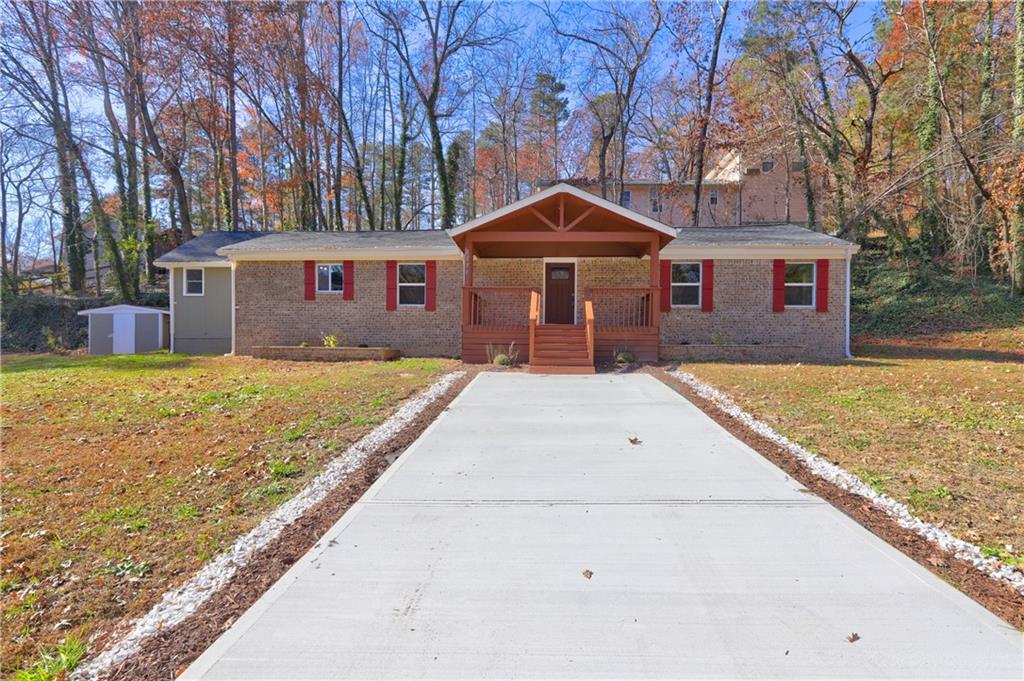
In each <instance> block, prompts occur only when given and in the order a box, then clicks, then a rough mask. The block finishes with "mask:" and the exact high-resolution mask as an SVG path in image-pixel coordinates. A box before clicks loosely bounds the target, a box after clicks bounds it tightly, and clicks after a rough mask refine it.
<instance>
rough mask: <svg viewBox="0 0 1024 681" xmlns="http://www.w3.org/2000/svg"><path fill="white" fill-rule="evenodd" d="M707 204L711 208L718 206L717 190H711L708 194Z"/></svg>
mask: <svg viewBox="0 0 1024 681" xmlns="http://www.w3.org/2000/svg"><path fill="white" fill-rule="evenodd" d="M708 203H710V204H711V205H712V206H717V205H718V190H717V189H712V190H711V191H710V192H708Z"/></svg>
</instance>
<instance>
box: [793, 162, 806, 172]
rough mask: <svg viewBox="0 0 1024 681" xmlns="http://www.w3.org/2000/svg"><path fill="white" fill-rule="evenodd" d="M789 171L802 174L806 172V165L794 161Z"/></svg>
mask: <svg viewBox="0 0 1024 681" xmlns="http://www.w3.org/2000/svg"><path fill="white" fill-rule="evenodd" d="M789 169H790V170H791V171H792V172H794V173H800V172H803V170H804V164H803V163H802V162H800V161H793V162H792V163H790V164H789Z"/></svg>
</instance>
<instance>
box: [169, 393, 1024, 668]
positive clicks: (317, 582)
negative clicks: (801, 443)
mask: <svg viewBox="0 0 1024 681" xmlns="http://www.w3.org/2000/svg"><path fill="white" fill-rule="evenodd" d="M630 435H635V436H637V437H639V438H640V440H641V441H642V442H641V443H640V444H638V445H632V444H630V443H629V441H628V439H627V438H628V437H629V436H630ZM585 571H589V572H592V573H593V574H592V575H591V577H590V578H589V579H588V578H587V577H585V576H584V574H583V573H584V572H585ZM589 572H588V574H589ZM855 632H856V633H857V634H858V635H859V637H860V639H859V640H858V641H856V642H853V643H851V642H849V641H848V640H847V637H848V636H850V635H851V634H853V633H855ZM1022 641H1024V639H1022V637H1021V635H1020V634H1019V633H1017V632H1016V631H1015V630H1013V629H1012V628H1011V627H1009V626H1008V625H1006V624H1005V623H1004V622H1002V621H1001V620H999V619H998V618H996V617H995V616H994V615H992V614H991V613H989V612H988V611H987V610H985V609H983V608H982V607H981V606H979V605H977V604H976V603H974V602H973V601H971V600H970V599H968V598H967V597H966V596H964V595H962V594H960V593H959V592H958V591H956V590H954V589H953V588H951V587H949V586H947V585H946V584H945V583H943V582H942V581H940V580H939V579H937V578H936V577H934V576H933V575H931V574H930V573H929V572H927V571H926V570H924V569H922V568H921V567H919V566H918V565H917V564H916V563H914V562H913V561H911V560H910V559H908V558H906V557H905V556H903V555H902V554H901V553H899V552H898V551H896V550H895V549H893V548H891V547H890V546H888V545H887V544H885V543H883V542H882V541H880V540H879V539H877V538H876V537H875V536H874V535H872V534H871V533H870V532H868V531H867V530H865V529H863V528H861V527H860V526H859V525H857V524H856V523H855V522H853V521H852V520H850V519H849V518H847V517H846V516H845V515H843V514H842V513H840V512H839V511H837V510H836V509H834V508H833V507H831V506H829V505H828V504H826V503H825V502H823V501H821V500H820V499H818V498H817V497H814V496H812V495H810V494H807V493H805V492H803V491H802V489H801V486H800V484H799V483H797V482H795V481H794V480H791V479H790V478H788V477H787V476H786V475H785V474H784V473H783V472H782V471H780V470H779V469H777V468H775V467H774V466H773V465H771V464H770V463H768V462H767V461H766V460H765V459H763V458H761V457H760V456H759V455H757V454H756V453H755V452H753V451H752V450H751V449H749V448H748V447H746V446H745V445H743V444H742V443H740V442H739V441H737V440H736V439H735V438H733V437H732V436H731V435H729V434H728V433H727V432H726V431H724V430H723V429H722V428H720V427H719V426H718V425H717V424H715V423H714V422H713V421H711V420H710V419H709V418H707V417H706V416H705V415H704V414H703V413H701V412H700V411H699V410H697V409H696V408H695V407H694V406H692V405H691V404H690V403H689V402H687V401H686V400H684V399H683V398H682V397H680V396H679V395H677V394H676V393H675V392H673V391H672V390H671V389H669V388H668V387H666V386H664V385H662V384H661V383H659V382H658V381H657V380H655V379H654V378H651V377H649V376H645V375H625V376H609V375H596V376H535V375H526V374H495V373H485V374H481V375H480V376H479V377H478V378H477V379H476V380H475V381H474V382H473V383H472V384H471V385H470V386H469V387H468V388H467V389H466V390H465V392H464V393H463V394H462V395H461V396H460V397H459V398H458V399H457V400H456V401H455V402H454V403H453V404H452V406H451V408H450V409H449V411H448V412H447V413H445V414H444V415H443V416H442V417H441V418H440V419H438V421H437V422H436V423H434V424H433V425H432V426H431V427H430V428H429V429H428V430H427V432H426V433H424V434H423V436H422V437H421V438H420V439H419V440H418V441H417V442H416V443H415V444H414V445H413V446H412V447H411V448H410V449H409V450H408V451H407V452H406V453H405V454H403V455H402V456H401V457H400V458H399V459H398V461H397V462H396V463H395V465H394V466H392V467H391V468H390V469H389V470H388V472H387V473H386V474H385V475H384V476H383V477H382V478H381V479H380V480H379V481H378V482H377V483H376V484H375V485H374V486H373V488H372V489H371V490H370V491H369V492H368V493H367V494H366V495H365V497H364V498H363V499H362V500H361V501H360V502H359V503H357V504H356V505H355V506H353V507H352V509H351V510H349V512H348V513H346V514H345V516H344V517H343V518H342V519H341V520H340V521H339V522H338V523H337V524H336V525H335V526H334V527H333V528H331V530H330V531H329V532H328V533H327V534H326V535H325V536H324V538H323V540H322V541H321V542H320V544H319V545H318V547H317V548H315V549H313V550H312V551H311V552H310V553H309V554H308V555H307V556H306V557H305V558H304V559H303V560H302V561H301V562H299V563H298V564H296V565H295V566H294V567H293V568H292V570H290V571H289V572H288V573H287V574H286V575H285V576H284V577H283V578H282V579H281V580H280V581H279V582H278V583H277V584H276V585H275V586H274V587H273V588H272V589H271V590H270V591H269V592H267V594H265V595H264V596H263V598H261V599H260V600H259V601H258V602H257V603H256V604H255V605H254V606H253V607H252V608H251V609H250V610H249V611H248V612H247V613H246V614H245V615H244V616H243V617H241V618H240V619H239V620H238V622H237V623H236V624H235V625H234V626H233V627H232V628H231V629H230V630H229V631H228V632H226V633H225V634H224V635H223V636H222V637H221V638H220V639H219V640H218V641H217V642H216V643H215V644H214V645H213V646H212V647H211V648H210V649H209V650H208V651H207V652H206V653H205V654H204V655H203V656H202V657H201V658H200V659H199V660H198V661H197V662H196V663H195V664H193V665H192V667H191V668H190V669H189V670H188V671H187V672H186V674H185V677H184V678H189V679H199V678H202V679H327V678H344V679H355V678H359V679H377V678H386V679H414V678H431V679H452V678H458V679H481V678H546V679H554V678H578V679H595V678H642V679H652V678H682V677H686V678H695V677H700V678H764V677H776V678H780V677H784V678H793V677H802V678H894V677H903V678H906V677H921V678H936V677H952V678H1003V677H1005V678H1014V679H1020V678H1022V672H1024V659H1022V655H1024V648H1022Z"/></svg>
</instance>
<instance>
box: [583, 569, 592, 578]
mask: <svg viewBox="0 0 1024 681" xmlns="http://www.w3.org/2000/svg"><path fill="white" fill-rule="evenodd" d="M581 574H582V575H583V576H584V577H586V578H587V579H590V578H591V577H593V576H594V571H593V570H584V571H583V572H582V573H581Z"/></svg>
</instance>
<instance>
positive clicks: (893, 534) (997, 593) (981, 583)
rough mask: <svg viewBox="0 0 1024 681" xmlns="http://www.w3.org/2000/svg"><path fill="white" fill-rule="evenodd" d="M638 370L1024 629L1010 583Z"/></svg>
mask: <svg viewBox="0 0 1024 681" xmlns="http://www.w3.org/2000/svg"><path fill="white" fill-rule="evenodd" d="M640 371H643V372H645V373H648V374H651V375H652V376H654V377H655V378H657V379H659V380H660V381H662V382H663V383H665V384H666V385H668V386H669V387H671V388H672V389H674V390H675V391H676V392H678V393H680V394H681V395H683V397H685V398H686V399H688V400H689V401H690V402H692V403H693V404H694V405H696V406H697V408H699V409H700V410H701V411H703V412H704V413H705V414H707V415H708V416H709V417H711V419H712V420H713V421H715V422H716V423H718V425H720V426H722V427H723V428H725V429H726V430H727V431H729V432H730V433H731V434H732V435H733V436H735V437H736V438H737V439H739V440H740V441H742V442H744V443H745V444H747V445H748V446H749V447H751V448H752V449H754V450H755V451H757V452H758V453H759V454H761V455H762V456H764V457H765V458H766V459H768V460H769V461H771V462H772V463H774V464H775V465H776V466H778V467H779V468H781V469H782V470H784V471H785V472H786V473H788V474H789V475H790V476H791V477H792V478H794V479H795V480H797V481H799V482H800V483H801V484H803V485H804V486H805V487H806V488H807V489H809V490H810V491H811V492H813V493H814V494H816V495H817V496H819V497H821V498H822V499H824V500H825V501H827V502H829V503H830V504H832V505H833V506H835V507H836V508H838V509H839V510H840V511H842V512H843V513H845V514H846V515H848V516H850V517H851V518H853V519H854V520H856V521H857V522H858V523H860V524H861V525H862V526H864V527H865V528H867V529H868V530H870V531H871V532H872V533H873V534H875V535H876V536H878V537H880V538H881V539H882V540H884V541H885V542H887V543H888V544H889V545H890V546H894V547H896V548H897V549H899V550H900V551H902V552H903V553H904V554H905V555H907V556H909V557H910V558H912V559H913V560H915V561H917V562H918V563H919V564H921V565H922V566H924V567H925V568H927V569H928V570H929V571H930V572H932V573H934V574H935V575H937V576H938V577H939V578H941V579H942V580H943V581H945V582H947V583H948V584H951V585H952V586H954V587H956V588H957V589H959V590H960V591H962V592H963V593H965V594H967V595H968V596H970V597H971V598H973V599H974V600H975V601H977V602H978V603H980V604H981V605H983V606H984V607H986V608H988V609H989V610H991V611H992V612H993V613H995V614H996V615H998V616H999V617H1001V618H1003V619H1004V620H1005V621H1006V622H1008V623H1009V624H1011V625H1012V626H1014V627H1016V628H1017V629H1020V630H1022V631H1024V596H1022V595H1020V594H1019V593H1017V592H1016V591H1015V590H1014V589H1013V588H1011V587H1010V586H1009V585H1007V584H1004V583H1003V582H999V581H997V580H995V579H992V578H991V577H989V576H988V575H985V574H983V573H982V572H979V571H978V570H977V569H976V568H975V567H974V566H973V565H971V564H970V563H968V562H967V561H965V560H961V559H960V558H956V557H954V556H953V554H952V553H950V552H948V551H943V550H942V549H940V548H939V547H937V546H935V545H934V544H932V543H931V542H929V541H928V540H926V539H924V538H923V537H921V536H920V535H918V534H916V533H915V532H912V531H910V530H908V529H906V528H903V527H900V526H899V525H898V524H897V523H896V522H895V521H894V520H893V519H892V518H890V517H889V516H888V515H886V514H885V513H884V512H883V511H882V510H880V509H878V508H877V507H875V506H874V505H873V504H871V502H869V501H868V500H866V499H864V498H863V497H860V496H857V495H855V494H852V493H850V492H847V491H845V490H843V489H840V488H839V487H836V486H835V485H833V484H832V483H830V482H828V481H826V480H823V479H822V478H819V477H818V476H816V475H814V474H813V473H811V472H810V471H809V470H807V469H806V468H804V466H803V465H801V464H800V463H799V462H798V461H797V460H796V459H794V458H793V456H792V455H791V454H790V453H789V452H787V451H786V450H785V449H784V448H783V447H781V446H780V445H778V444H777V443H775V442H773V441H772V440H769V439H768V438H766V437H764V436H762V435H759V434H757V433H755V432H754V431H752V430H751V429H750V428H748V427H747V426H746V425H744V424H743V423H741V422H739V421H737V420H736V419H734V418H733V417H731V416H729V415H728V414H727V413H725V412H724V411H722V410H721V409H719V408H718V407H717V406H716V405H715V404H714V403H713V402H710V401H708V400H706V399H704V398H702V397H700V396H699V395H697V393H696V392H694V390H693V389H692V388H691V387H690V386H688V385H686V384H685V383H683V382H682V381H680V380H679V379H678V378H675V377H674V376H673V375H672V374H670V373H669V372H668V371H667V370H666V369H665V368H663V367H658V366H645V367H643V368H642V369H640Z"/></svg>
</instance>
